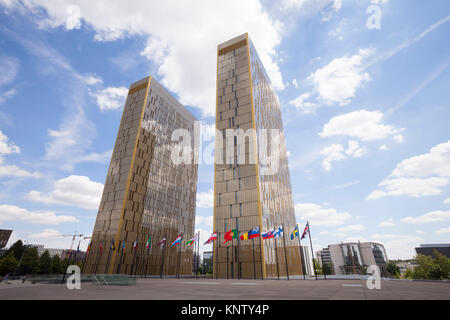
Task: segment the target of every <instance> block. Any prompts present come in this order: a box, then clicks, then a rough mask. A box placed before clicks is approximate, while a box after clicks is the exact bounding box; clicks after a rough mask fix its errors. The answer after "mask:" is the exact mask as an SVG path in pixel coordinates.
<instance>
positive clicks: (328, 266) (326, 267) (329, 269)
mask: <svg viewBox="0 0 450 320" xmlns="http://www.w3.org/2000/svg"><path fill="white" fill-rule="evenodd" d="M322 271H323V273H324V274H326V275H331V274H333V263H326V262H324V263H323V266H322Z"/></svg>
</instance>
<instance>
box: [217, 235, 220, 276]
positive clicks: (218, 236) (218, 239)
mask: <svg viewBox="0 0 450 320" xmlns="http://www.w3.org/2000/svg"><path fill="white" fill-rule="evenodd" d="M219 242H220V233H219V229H217V239H216V243H217V245H216V279H219Z"/></svg>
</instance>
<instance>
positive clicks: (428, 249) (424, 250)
mask: <svg viewBox="0 0 450 320" xmlns="http://www.w3.org/2000/svg"><path fill="white" fill-rule="evenodd" d="M434 250H436V251H437V252H439V253H441V254H443V255H444V256H446V257H447V258H450V243H441V244H421V245H420V247H418V248H416V252H417V254H423V255H425V256H431V257H432V256H433V252H434Z"/></svg>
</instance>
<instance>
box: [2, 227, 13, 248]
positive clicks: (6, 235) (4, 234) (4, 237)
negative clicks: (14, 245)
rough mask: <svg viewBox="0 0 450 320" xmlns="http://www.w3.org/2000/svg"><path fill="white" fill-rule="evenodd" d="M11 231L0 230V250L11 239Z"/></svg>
mask: <svg viewBox="0 0 450 320" xmlns="http://www.w3.org/2000/svg"><path fill="white" fill-rule="evenodd" d="M11 233H12V230H5V229H0V249H3V248H4V247H6V245H7V244H8V241H9V238H10V237H11Z"/></svg>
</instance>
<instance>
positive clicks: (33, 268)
mask: <svg viewBox="0 0 450 320" xmlns="http://www.w3.org/2000/svg"><path fill="white" fill-rule="evenodd" d="M20 270H21V271H22V272H21V273H31V274H37V273H39V255H38V251H37V248H28V249H27V250H25V253H24V254H23V258H22V262H21V264H20Z"/></svg>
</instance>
